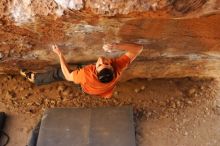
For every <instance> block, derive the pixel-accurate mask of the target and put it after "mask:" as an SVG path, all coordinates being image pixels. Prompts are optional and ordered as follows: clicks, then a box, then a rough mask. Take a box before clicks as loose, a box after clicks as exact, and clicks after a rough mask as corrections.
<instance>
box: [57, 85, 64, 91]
mask: <svg viewBox="0 0 220 146" xmlns="http://www.w3.org/2000/svg"><path fill="white" fill-rule="evenodd" d="M57 90H58V91H59V92H63V91H64V90H65V86H63V85H60V86H58V88H57Z"/></svg>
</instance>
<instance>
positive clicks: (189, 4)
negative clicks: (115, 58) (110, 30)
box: [0, 0, 220, 24]
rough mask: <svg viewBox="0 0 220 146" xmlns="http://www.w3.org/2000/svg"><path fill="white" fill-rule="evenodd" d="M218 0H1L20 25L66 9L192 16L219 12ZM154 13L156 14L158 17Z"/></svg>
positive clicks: (2, 12)
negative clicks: (37, 17)
mask: <svg viewBox="0 0 220 146" xmlns="http://www.w3.org/2000/svg"><path fill="white" fill-rule="evenodd" d="M219 8H220V2H219V0H185V1H182V0H133V1H130V0H117V1H116V0H102V1H101V0H86V1H83V0H48V1H44V0H37V1H36V0H35V1H31V0H2V1H1V2H0V18H7V19H11V20H13V21H15V22H17V23H18V24H20V23H28V22H31V21H34V20H35V17H36V16H47V15H56V16H62V15H64V14H65V11H75V10H85V11H87V10H88V11H89V10H91V11H92V12H93V13H94V14H98V15H102V16H116V15H126V14H130V13H139V14H140V13H146V12H152V11H153V12H155V13H157V14H158V15H157V16H164V14H163V13H161V11H164V12H165V13H166V15H165V16H167V14H169V16H170V17H183V16H184V17H185V16H189V17H193V16H201V15H206V14H212V13H216V12H219ZM155 16H156V15H154V16H153V17H155Z"/></svg>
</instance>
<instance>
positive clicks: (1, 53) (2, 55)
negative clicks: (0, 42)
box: [0, 52, 4, 60]
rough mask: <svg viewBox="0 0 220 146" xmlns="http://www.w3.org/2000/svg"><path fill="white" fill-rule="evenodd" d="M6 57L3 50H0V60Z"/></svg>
mask: <svg viewBox="0 0 220 146" xmlns="http://www.w3.org/2000/svg"><path fill="white" fill-rule="evenodd" d="M3 57H4V54H3V52H0V60H1V59H2V58H3Z"/></svg>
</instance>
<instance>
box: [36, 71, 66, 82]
mask: <svg viewBox="0 0 220 146" xmlns="http://www.w3.org/2000/svg"><path fill="white" fill-rule="evenodd" d="M63 80H65V77H64V75H63V72H62V70H61V68H54V69H51V70H49V71H47V72H45V73H37V74H35V80H34V83H35V84H36V85H45V84H49V83H52V82H56V81H63Z"/></svg>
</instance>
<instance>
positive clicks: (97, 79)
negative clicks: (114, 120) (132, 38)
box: [21, 43, 143, 98]
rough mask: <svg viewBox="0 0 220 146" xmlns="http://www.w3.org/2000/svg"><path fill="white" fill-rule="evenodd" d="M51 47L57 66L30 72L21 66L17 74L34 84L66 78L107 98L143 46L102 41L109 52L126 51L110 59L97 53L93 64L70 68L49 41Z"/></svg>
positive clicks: (91, 93) (58, 50)
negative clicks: (57, 59) (43, 70)
mask: <svg viewBox="0 0 220 146" xmlns="http://www.w3.org/2000/svg"><path fill="white" fill-rule="evenodd" d="M52 49H53V51H54V52H55V53H56V54H57V55H58V57H59V60H60V65H61V69H55V70H52V71H49V72H47V73H33V72H27V71H24V70H22V71H21V74H22V75H23V76H25V77H26V78H27V79H28V80H29V81H31V82H33V83H35V84H37V85H41V84H48V83H51V82H54V81H59V80H65V79H66V80H67V81H72V82H74V83H75V84H80V85H81V88H82V90H83V91H84V92H85V93H87V94H90V95H98V96H101V97H104V98H110V97H111V96H112V93H113V89H114V87H115V85H116V83H117V82H118V81H119V79H120V77H121V74H122V72H123V71H124V70H125V69H126V68H127V67H128V65H129V64H130V63H131V62H132V61H133V60H134V59H135V58H136V57H137V56H138V55H139V54H140V53H141V52H142V50H143V46H141V45H137V44H127V43H123V44H122V43H121V44H105V45H103V49H104V51H107V52H113V51H114V49H118V50H124V51H126V53H125V54H124V55H122V56H120V57H118V58H113V59H109V58H105V57H99V58H98V60H97V62H96V64H90V65H86V66H84V67H83V68H81V69H77V70H74V71H72V72H71V71H70V70H69V67H68V64H67V63H66V61H65V58H64V56H63V54H62V52H61V51H60V49H59V48H58V47H57V46H56V45H53V46H52Z"/></svg>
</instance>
